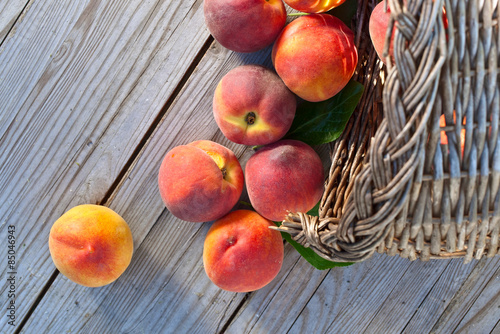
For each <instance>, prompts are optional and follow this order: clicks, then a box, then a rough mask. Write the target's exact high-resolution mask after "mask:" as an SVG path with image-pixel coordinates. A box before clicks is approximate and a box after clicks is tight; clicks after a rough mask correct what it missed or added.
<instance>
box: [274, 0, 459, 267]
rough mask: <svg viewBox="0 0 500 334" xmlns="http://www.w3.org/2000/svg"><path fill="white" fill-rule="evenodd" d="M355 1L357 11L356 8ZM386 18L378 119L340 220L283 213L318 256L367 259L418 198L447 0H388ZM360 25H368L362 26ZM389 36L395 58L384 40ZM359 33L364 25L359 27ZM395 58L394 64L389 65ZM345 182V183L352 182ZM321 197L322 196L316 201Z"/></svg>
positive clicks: (287, 227) (287, 226) (288, 226)
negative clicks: (384, 74) (402, 1)
mask: <svg viewBox="0 0 500 334" xmlns="http://www.w3.org/2000/svg"><path fill="white" fill-rule="evenodd" d="M362 3H365V4H366V1H360V4H358V10H359V9H360V8H361V10H363V7H360V6H362ZM388 3H389V6H390V8H391V22H390V24H389V27H390V29H389V32H388V34H387V38H386V52H385V54H384V56H385V58H386V59H388V61H387V63H388V64H387V65H388V66H387V73H388V75H387V77H386V79H385V83H384V86H383V107H384V108H383V110H384V118H383V121H382V123H381V124H380V126H379V127H378V129H377V131H376V133H375V135H374V136H373V137H372V138H371V139H370V143H369V150H368V151H367V156H366V157H365V160H364V164H363V165H362V168H361V170H360V171H359V173H357V175H356V178H355V180H354V186H353V189H352V191H351V192H350V193H349V195H348V197H347V200H346V201H345V202H344V205H343V208H342V210H341V211H342V213H341V217H340V218H331V217H327V216H324V217H321V215H320V217H311V216H308V215H305V214H303V213H290V214H289V215H288V216H287V217H286V219H285V220H284V221H283V224H282V226H281V228H280V230H281V231H285V232H287V233H290V234H291V235H292V237H294V239H295V240H297V241H298V242H299V243H301V244H303V245H304V246H307V247H311V248H313V249H314V250H315V251H316V252H317V253H318V254H319V255H321V256H322V257H324V258H326V259H329V260H332V261H336V262H357V261H363V260H365V259H366V258H368V257H370V256H371V255H372V254H373V252H374V251H375V250H376V248H377V247H379V245H380V244H381V243H383V241H384V240H385V239H387V238H389V237H391V235H390V234H391V233H393V225H394V224H391V223H394V222H395V221H396V222H397V221H400V222H401V224H405V223H406V219H407V218H406V216H407V214H408V212H410V213H411V212H413V210H414V209H415V208H414V205H415V203H416V199H417V198H416V197H415V196H417V197H418V191H419V188H418V187H419V184H420V182H421V178H422V174H423V171H424V169H425V168H426V167H427V168H428V167H429V166H424V162H425V156H426V151H425V144H426V141H427V138H428V126H427V124H428V123H429V120H433V118H432V117H435V114H436V113H439V112H440V111H439V110H438V108H437V107H436V105H438V104H439V105H441V103H442V101H440V98H439V97H438V94H437V93H438V89H439V81H440V73H441V68H442V66H443V64H444V62H445V60H446V59H447V57H449V51H448V48H450V47H451V48H452V47H453V43H454V41H453V39H452V38H450V37H448V36H453V34H447V29H453V27H448V28H447V29H446V28H445V27H444V24H443V20H442V10H443V7H444V6H449V5H450V4H449V0H446V1H445V0H408V1H406V4H407V5H406V6H402V5H401V4H400V1H396V0H388ZM365 25H367V24H365ZM392 29H394V30H395V33H394V59H393V60H392V59H391V56H390V55H389V54H388V40H389V37H390V36H391V32H392ZM365 31H366V29H365ZM392 62H394V65H393V63H392ZM351 182H352V181H351ZM322 202H324V200H323V201H322Z"/></svg>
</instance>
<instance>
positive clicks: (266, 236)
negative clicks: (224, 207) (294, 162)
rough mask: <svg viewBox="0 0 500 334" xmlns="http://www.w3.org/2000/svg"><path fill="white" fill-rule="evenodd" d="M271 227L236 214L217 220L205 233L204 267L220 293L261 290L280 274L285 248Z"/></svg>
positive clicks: (250, 214)
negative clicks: (221, 291) (219, 289)
mask: <svg viewBox="0 0 500 334" xmlns="http://www.w3.org/2000/svg"><path fill="white" fill-rule="evenodd" d="M273 225H274V224H273V223H272V222H271V221H269V220H267V219H265V218H264V217H262V216H260V215H259V214H258V213H256V212H254V211H250V210H237V211H233V212H230V213H229V214H227V215H226V216H224V217H222V218H221V219H219V220H217V221H216V222H215V223H214V224H213V225H212V226H211V227H210V230H209V231H208V233H207V236H206V238H205V243H204V246H203V265H204V267H205V272H206V273H207V276H208V278H209V279H210V280H211V281H212V282H213V283H214V284H215V285H217V286H218V287H220V288H221V289H224V290H227V291H232V292H249V291H255V290H258V289H261V288H263V287H264V286H266V285H267V284H269V283H270V282H271V281H272V280H273V279H274V278H275V277H276V275H277V274H278V273H279V271H280V269H281V265H282V263H283V256H284V248H283V240H282V238H281V234H280V233H279V232H278V231H275V230H272V229H270V228H269V227H270V226H273Z"/></svg>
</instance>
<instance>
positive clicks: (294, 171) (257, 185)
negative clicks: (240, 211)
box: [245, 140, 324, 221]
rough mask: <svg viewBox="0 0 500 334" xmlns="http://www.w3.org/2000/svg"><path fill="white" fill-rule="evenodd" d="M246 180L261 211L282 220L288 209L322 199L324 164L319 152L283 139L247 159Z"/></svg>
mask: <svg viewBox="0 0 500 334" xmlns="http://www.w3.org/2000/svg"><path fill="white" fill-rule="evenodd" d="M245 182H246V186H247V191H248V197H249V199H250V202H251V204H252V206H253V208H254V209H255V211H257V212H258V213H260V214H261V215H262V216H264V217H265V218H267V219H270V220H273V221H282V220H283V219H284V218H285V216H286V214H287V211H292V212H304V213H305V212H307V211H309V210H311V209H312V208H313V207H314V206H315V205H316V204H317V203H318V201H319V200H320V199H321V196H322V195H323V189H324V172H323V164H322V162H321V159H320V157H319V156H318V154H317V153H316V152H315V151H314V150H313V149H312V148H311V147H310V146H309V145H307V144H305V143H303V142H301V141H297V140H280V141H278V142H276V143H273V144H269V145H266V146H264V147H262V148H260V149H259V150H258V151H257V152H256V153H255V154H254V155H253V156H251V157H250V159H248V161H247V164H246V166H245Z"/></svg>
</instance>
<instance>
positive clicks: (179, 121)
mask: <svg viewBox="0 0 500 334" xmlns="http://www.w3.org/2000/svg"><path fill="white" fill-rule="evenodd" d="M268 56H269V50H267V51H265V52H264V53H262V54H251V55H248V56H243V55H237V54H233V53H230V52H228V51H227V50H224V49H221V48H220V46H219V45H215V44H214V45H213V46H212V47H211V48H210V49H209V52H208V53H207V55H206V56H205V57H204V58H203V59H202V61H201V62H200V64H198V66H197V68H196V70H195V72H194V73H193V75H192V76H191V78H190V79H189V81H188V82H187V83H186V86H185V87H184V89H183V90H182V92H181V94H180V95H179V96H177V97H176V99H175V101H174V103H173V104H172V106H171V107H170V108H169V109H168V110H167V111H166V113H165V115H164V117H163V119H162V120H161V123H160V124H159V127H158V128H157V129H156V130H155V131H154V133H153V134H152V136H151V137H150V138H149V140H148V141H147V144H146V145H145V147H144V148H143V150H142V151H141V152H140V154H139V155H138V157H137V159H136V160H135V161H134V162H133V163H132V166H131V169H130V170H129V172H128V173H127V175H126V176H125V177H124V179H123V182H121V183H120V186H119V187H118V188H117V190H116V191H115V192H114V193H113V194H111V196H110V199H109V205H110V207H111V208H113V209H114V210H115V211H117V212H119V213H120V214H121V215H122V216H123V217H124V219H125V220H126V221H127V222H128V223H129V224H130V226H131V229H132V233H133V235H134V241H135V245H136V247H138V253H136V255H135V256H134V259H133V263H134V264H135V265H133V266H132V267H131V268H130V270H128V271H127V273H129V272H130V273H129V274H128V275H126V276H125V278H123V282H130V281H131V280H134V279H137V280H138V281H137V282H138V283H137V287H136V288H134V290H132V292H133V293H131V288H130V285H129V284H128V283H123V284H122V283H120V282H121V281H122V280H120V281H118V282H117V283H116V284H115V285H113V286H112V287H111V288H107V287H105V288H103V289H102V290H103V292H102V293H99V299H97V300H96V299H95V294H94V293H93V292H92V291H89V290H88V289H81V288H79V287H74V286H73V283H71V282H68V281H67V279H66V278H65V277H63V276H61V275H59V276H58V277H57V279H56V280H55V282H54V285H53V287H52V288H51V289H50V290H49V291H48V293H47V295H46V296H45V298H44V299H43V300H42V301H41V303H40V305H39V307H37V309H36V310H35V312H34V313H33V316H32V317H31V318H32V319H34V320H33V321H31V320H30V321H28V323H27V324H26V326H25V328H24V329H23V330H24V331H26V332H30V330H32V329H33V328H40V326H42V327H45V328H50V329H51V330H55V331H57V332H64V331H67V330H70V329H71V330H74V328H78V329H79V330H80V329H81V330H83V331H86V330H90V331H92V332H94V331H97V332H106V331H109V330H111V329H113V330H120V331H128V330H131V331H132V332H141V331H145V332H146V333H148V332H151V331H153V332H155V331H157V330H161V331H162V332H177V333H179V331H180V332H183V331H185V330H186V329H187V328H186V327H185V326H188V327H189V326H191V325H194V324H199V326H202V327H203V328H205V329H207V330H209V332H211V331H215V330H216V329H217V328H222V326H224V324H225V322H226V321H227V319H228V318H229V317H230V316H231V315H232V313H233V311H234V309H235V308H236V307H237V306H238V305H239V302H240V301H241V298H243V295H238V294H233V293H228V292H223V291H221V290H220V289H218V288H216V287H215V286H213V285H212V284H211V283H210V281H209V280H208V278H207V277H206V275H205V273H204V269H203V266H202V264H201V262H200V261H201V257H200V254H201V253H200V251H201V250H202V245H203V238H204V235H205V233H206V228H207V224H205V225H204V224H192V223H186V222H183V221H180V220H178V219H174V218H173V217H172V216H171V215H170V213H165V214H164V216H165V217H164V218H160V219H159V220H158V217H159V216H160V215H161V214H162V213H163V212H164V211H165V208H164V204H163V203H162V201H161V199H160V197H159V193H158V190H157V173H158V168H159V166H160V164H161V160H162V159H163V157H164V155H165V153H166V152H167V151H168V150H169V149H170V148H172V147H174V146H177V145H180V144H186V143H188V142H190V141H194V140H197V139H211V140H214V141H217V142H219V143H222V144H223V145H225V146H227V147H229V148H231V149H232V150H233V151H234V152H235V154H237V156H239V157H240V159H241V161H246V160H247V159H248V157H249V156H250V155H251V154H252V152H251V150H250V149H249V148H247V147H245V146H242V145H236V144H233V143H230V142H229V141H228V140H227V139H225V138H224V136H223V135H222V134H221V133H220V131H219V130H218V127H217V125H216V123H215V121H214V120H213V116H212V111H211V103H212V94H213V91H214V89H215V86H216V84H217V83H218V81H219V80H220V79H221V77H222V75H223V74H225V73H226V72H227V71H228V70H229V69H231V68H233V67H234V66H237V64H242V63H246V62H260V63H265V62H268V61H269V57H268ZM122 137H123V136H122ZM162 217H163V216H162ZM153 226H154V227H153ZM151 228H153V229H152V230H151ZM170 229H175V232H176V233H172V232H171V231H170ZM169 238H171V239H172V240H171V242H172V244H169V243H167V244H166V245H164V247H160V248H159V249H158V250H156V249H155V248H156V247H158V246H157V245H162V244H164V243H166V241H165V240H166V239H169ZM143 240H144V241H143ZM162 246H163V245H162ZM167 250H168V251H167ZM169 251H170V252H171V254H169V253H168V252H169ZM187 277H189V280H190V283H188V280H187ZM160 282H161V283H160ZM182 284H186V286H184V287H182ZM72 286H73V287H72ZM68 289H70V290H71V291H72V293H71V294H70V295H69V296H68V295H67V294H65V295H64V296H61V295H60V294H58V293H57V291H59V290H61V291H66V290H68ZM108 289H111V290H108ZM137 299H141V300H143V301H144V302H143V303H144V307H146V306H148V307H149V306H151V308H148V309H147V311H146V313H147V317H145V314H144V308H143V307H142V306H141V307H131V305H134V300H135V303H137V301H136V300H137ZM215 301H218V302H215ZM77 304H78V307H77V306H76V305H77ZM49 305H58V306H56V307H52V310H51V312H50V314H48V315H47V316H45V317H44V315H45V312H44V311H43V310H44V309H45V308H47V307H49ZM200 305H203V307H200ZM153 306H154V307H153ZM66 309H70V310H71V312H70V313H67V316H65V317H61V315H60V314H61V312H62V310H66ZM195 309H196V310H197V311H196V312H195V311H193V310H195ZM112 310H120V311H119V312H118V311H112ZM182 310H185V311H182ZM87 313H88V316H87V317H85V315H86V314H87ZM167 314H171V317H169V316H168V315H167ZM87 318H88V319H87ZM39 319H44V321H43V322H40V320H39ZM82 319H86V320H85V321H84V322H82ZM127 319H129V320H127ZM203 319H204V320H203ZM167 327H168V328H167ZM190 329H193V330H195V329H196V328H190Z"/></svg>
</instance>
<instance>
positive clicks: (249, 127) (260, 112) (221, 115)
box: [213, 65, 297, 145]
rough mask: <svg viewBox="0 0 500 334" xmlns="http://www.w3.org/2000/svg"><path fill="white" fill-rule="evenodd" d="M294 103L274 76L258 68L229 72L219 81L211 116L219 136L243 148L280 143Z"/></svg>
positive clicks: (292, 113)
mask: <svg viewBox="0 0 500 334" xmlns="http://www.w3.org/2000/svg"><path fill="white" fill-rule="evenodd" d="M296 107H297V100H296V98H295V95H293V93H292V92H290V90H289V89H288V88H287V87H286V86H285V84H284V83H283V81H282V80H281V79H280V78H279V77H278V75H277V74H276V73H274V72H272V71H271V70H270V69H268V68H265V67H263V66H260V65H243V66H238V67H236V68H233V69H232V70H231V71H229V72H228V73H227V74H226V75H224V77H223V78H222V79H221V81H220V82H219V84H218V85H217V88H216V89H215V94H214V98H213V114H214V118H215V121H216V122H217V125H218V126H219V128H220V130H221V131H222V133H223V134H224V135H225V136H226V137H227V138H228V139H229V140H231V141H233V142H235V143H238V144H243V145H265V144H269V143H272V142H275V141H277V140H279V139H281V138H282V137H283V136H284V135H285V134H286V133H287V131H288V130H289V129H290V126H291V125H292V121H293V117H294V116H295V109H296Z"/></svg>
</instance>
